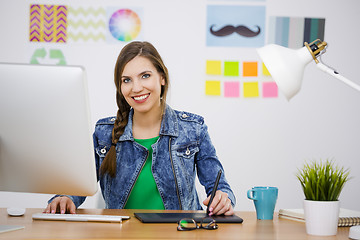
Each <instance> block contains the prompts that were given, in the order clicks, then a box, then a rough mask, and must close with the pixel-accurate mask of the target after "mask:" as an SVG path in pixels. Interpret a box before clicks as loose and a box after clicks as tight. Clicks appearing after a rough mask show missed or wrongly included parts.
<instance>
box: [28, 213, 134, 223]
mask: <svg viewBox="0 0 360 240" xmlns="http://www.w3.org/2000/svg"><path fill="white" fill-rule="evenodd" d="M129 218H130V217H129V216H119V215H91V214H58V213H55V214H54V213H35V214H33V215H32V219H34V220H50V221H76V222H122V220H123V219H129Z"/></svg>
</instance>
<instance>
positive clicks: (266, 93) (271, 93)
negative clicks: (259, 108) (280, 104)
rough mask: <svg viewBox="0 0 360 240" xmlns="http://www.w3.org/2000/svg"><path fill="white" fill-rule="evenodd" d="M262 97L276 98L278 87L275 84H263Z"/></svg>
mask: <svg viewBox="0 0 360 240" xmlns="http://www.w3.org/2000/svg"><path fill="white" fill-rule="evenodd" d="M262 89H263V97H264V98H273V97H277V96H278V87H277V85H276V83H275V82H263V86H262Z"/></svg>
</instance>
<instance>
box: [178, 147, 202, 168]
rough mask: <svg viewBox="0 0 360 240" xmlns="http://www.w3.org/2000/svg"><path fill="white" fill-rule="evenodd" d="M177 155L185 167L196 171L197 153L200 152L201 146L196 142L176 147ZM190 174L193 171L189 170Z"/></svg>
mask: <svg viewBox="0 0 360 240" xmlns="http://www.w3.org/2000/svg"><path fill="white" fill-rule="evenodd" d="M175 151H176V156H177V157H178V158H179V159H180V161H181V163H182V165H183V167H184V169H186V170H188V171H190V170H192V171H193V172H194V171H195V155H196V153H197V152H199V147H198V146H197V144H196V143H191V144H187V145H181V146H178V147H177V148H176V150H175ZM189 175H192V173H190V172H189Z"/></svg>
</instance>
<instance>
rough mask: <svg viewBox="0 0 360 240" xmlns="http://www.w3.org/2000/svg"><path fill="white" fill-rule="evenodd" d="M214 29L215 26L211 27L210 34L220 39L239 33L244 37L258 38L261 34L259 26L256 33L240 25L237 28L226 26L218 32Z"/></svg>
mask: <svg viewBox="0 0 360 240" xmlns="http://www.w3.org/2000/svg"><path fill="white" fill-rule="evenodd" d="M214 27H215V24H214V25H212V26H211V27H210V32H211V34H212V35H215V36H218V37H225V36H229V35H231V34H233V33H237V34H239V35H240V36H243V37H256V36H257V35H259V34H260V32H261V30H260V27H259V26H256V28H257V30H256V31H252V30H251V29H250V28H248V27H247V26H244V25H240V26H237V27H234V26H232V25H226V26H224V27H222V28H220V29H219V30H217V31H215V30H214Z"/></svg>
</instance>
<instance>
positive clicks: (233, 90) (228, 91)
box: [224, 82, 240, 97]
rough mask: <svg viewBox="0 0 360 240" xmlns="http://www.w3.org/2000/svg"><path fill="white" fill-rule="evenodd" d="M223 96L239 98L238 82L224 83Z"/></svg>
mask: <svg viewBox="0 0 360 240" xmlns="http://www.w3.org/2000/svg"><path fill="white" fill-rule="evenodd" d="M224 96H225V97H239V96H240V83H239V82H224Z"/></svg>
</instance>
